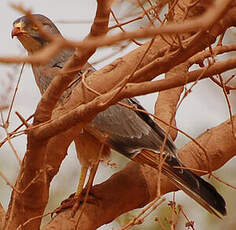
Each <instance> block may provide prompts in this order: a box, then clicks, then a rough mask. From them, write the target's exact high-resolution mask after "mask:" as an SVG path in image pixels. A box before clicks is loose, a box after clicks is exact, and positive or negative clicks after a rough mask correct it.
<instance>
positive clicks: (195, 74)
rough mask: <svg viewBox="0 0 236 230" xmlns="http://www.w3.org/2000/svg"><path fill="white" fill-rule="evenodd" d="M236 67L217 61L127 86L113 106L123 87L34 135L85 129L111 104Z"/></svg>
mask: <svg viewBox="0 0 236 230" xmlns="http://www.w3.org/2000/svg"><path fill="white" fill-rule="evenodd" d="M233 68H236V58H231V59H229V60H227V61H222V62H217V63H214V64H213V65H211V66H210V67H204V68H202V69H199V70H194V71H191V72H189V73H185V74H182V75H174V74H173V75H172V76H171V78H168V79H164V80H157V81H153V82H149V81H148V82H142V83H136V84H135V83H133V84H131V83H130V84H127V86H126V87H125V88H124V89H123V90H122V91H121V92H120V94H119V95H118V96H117V97H116V98H115V100H114V101H110V103H109V104H108V103H106V101H108V99H109V98H111V97H112V96H113V95H114V94H116V92H117V91H119V88H118V89H116V90H113V91H111V92H108V93H106V94H103V95H101V96H100V97H97V98H95V99H94V100H93V101H91V102H89V103H87V104H85V105H84V104H83V105H81V106H79V107H78V108H75V109H73V110H72V111H70V112H68V113H67V114H64V115H63V116H61V117H59V118H57V119H54V120H51V121H50V122H47V123H46V124H44V125H41V126H40V127H38V128H36V130H35V131H34V136H35V138H37V139H38V140H40V139H48V138H50V137H53V136H55V135H57V134H59V133H61V132H64V131H65V130H68V129H70V128H72V127H73V126H75V125H80V126H81V127H83V126H85V125H86V123H88V122H89V121H91V120H92V119H93V118H94V117H95V116H96V114H97V113H98V112H101V111H103V110H105V109H106V108H108V107H109V106H110V105H111V104H114V103H116V102H118V101H119V100H121V99H123V98H129V97H134V96H139V95H144V94H148V93H153V92H160V91H164V90H168V89H172V88H175V87H180V86H184V85H185V84H187V83H190V82H195V81H197V80H201V79H204V78H207V77H209V76H212V75H215V74H220V73H223V72H225V71H227V70H230V69H233Z"/></svg>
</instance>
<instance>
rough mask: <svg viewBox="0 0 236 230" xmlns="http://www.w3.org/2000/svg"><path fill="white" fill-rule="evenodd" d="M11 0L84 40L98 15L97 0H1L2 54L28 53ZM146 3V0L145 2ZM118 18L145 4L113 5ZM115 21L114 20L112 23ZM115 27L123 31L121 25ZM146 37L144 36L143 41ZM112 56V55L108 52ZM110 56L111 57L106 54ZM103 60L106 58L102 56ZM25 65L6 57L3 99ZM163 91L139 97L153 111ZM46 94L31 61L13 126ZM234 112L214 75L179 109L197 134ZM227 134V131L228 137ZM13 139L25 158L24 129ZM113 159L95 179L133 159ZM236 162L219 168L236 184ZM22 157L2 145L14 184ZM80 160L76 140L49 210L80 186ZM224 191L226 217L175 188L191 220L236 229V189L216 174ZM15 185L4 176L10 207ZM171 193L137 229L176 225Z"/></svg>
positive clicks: (184, 125) (182, 122)
mask: <svg viewBox="0 0 236 230" xmlns="http://www.w3.org/2000/svg"><path fill="white" fill-rule="evenodd" d="M10 3H15V4H19V3H21V4H23V6H24V7H25V8H26V9H31V10H32V12H33V13H40V14H43V15H45V16H47V17H49V18H50V19H51V20H52V21H54V22H55V23H56V25H57V26H58V28H59V29H60V31H61V32H62V34H63V35H64V36H65V37H66V38H69V39H76V40H80V39H83V38H84V37H85V36H86V35H87V34H88V33H89V30H90V24H91V22H92V20H93V18H94V15H95V11H96V1H95V0H87V1H82V0H80V1H72V0H67V1H57V0H50V1H46V0H34V1H31V0H21V1H17V0H11V1H8V0H1V1H0V11H1V14H0V28H1V30H2V32H1V37H0V41H1V43H0V44H1V45H0V56H1V57H2V56H11V55H26V53H25V51H24V49H23V48H22V47H21V45H20V43H19V42H18V41H17V39H14V40H12V39H11V29H12V23H13V21H14V20H15V19H17V18H18V17H20V16H21V14H20V13H19V12H17V11H16V10H14V9H13V8H12V7H11V6H10ZM144 5H145V4H144ZM113 10H114V12H115V14H116V16H117V17H118V18H122V17H125V16H127V15H129V14H130V13H131V12H132V13H133V14H134V15H135V14H137V15H139V14H140V13H141V9H140V8H139V7H137V5H136V1H128V0H126V1H116V4H115V5H114V8H113ZM147 23H148V21H147V20H146V19H145V18H144V19H143V20H141V21H138V22H136V23H133V24H131V25H129V26H127V27H125V28H126V29H135V28H139V27H141V26H144V25H146V24H147ZM112 24H114V20H113V21H112V23H111V25H112ZM114 32H119V30H118V29H116V30H114ZM233 39H234V40H235V33H234V31H233V30H231V31H229V32H228V33H227V34H226V36H225V38H224V44H227V43H230V42H232V40H233ZM140 42H141V43H143V42H144V41H140ZM136 47H138V46H137V45H136V44H134V43H130V42H129V43H127V42H124V43H122V44H119V45H117V46H114V47H109V48H102V49H99V50H98V51H97V52H96V54H95V55H94V56H93V57H92V58H91V59H90V63H94V66H95V68H96V69H99V68H101V67H103V66H104V65H106V64H108V63H110V62H111V61H113V60H115V59H116V58H117V57H121V56H123V55H124V54H126V53H128V52H129V51H131V50H132V49H134V48H136ZM230 55H235V53H234V54H232V53H231V54H226V55H221V58H229V56H230ZM107 57H108V58H107ZM103 59H105V60H103ZM101 60H103V61H101ZM20 68H21V65H3V64H1V63H0V101H1V102H4V103H6V104H8V103H10V101H11V98H12V96H13V91H14V88H15V86H16V82H17V79H18V77H19V72H20ZM235 73H236V71H235V70H234V71H231V73H229V72H228V73H226V75H225V76H228V77H229V76H231V75H232V74H235ZM156 97H157V94H151V95H146V96H142V97H139V100H140V101H141V103H142V104H143V105H144V107H145V108H146V109H147V110H148V111H149V112H153V106H154V103H155V99H156ZM39 99H40V93H39V90H38V89H37V87H36V84H35V82H34V77H33V74H32V71H31V67H30V66H28V65H27V66H25V68H24V70H23V75H22V79H21V81H20V84H19V89H18V91H17V95H16V99H15V102H14V105H13V110H12V114H11V117H10V125H9V131H12V130H14V129H15V128H16V127H17V126H18V125H19V124H21V122H20V121H19V119H18V118H17V116H16V115H15V112H16V111H17V112H19V113H20V114H21V115H22V116H23V117H24V118H27V117H29V116H30V115H31V114H33V113H34V110H35V108H36V106H37V103H38V102H39ZM229 99H230V102H231V108H232V112H233V113H235V110H236V94H235V92H231V94H230V95H229ZM3 115H4V119H6V117H7V112H6V113H4V114H3ZM228 118H229V112H228V107H227V104H226V100H225V97H224V95H223V92H222V90H221V89H220V88H219V87H218V86H216V85H215V84H214V83H213V82H212V81H210V80H208V79H206V80H202V81H200V82H199V83H198V84H197V85H196V86H194V88H193V90H192V92H191V93H190V94H189V95H188V96H187V97H186V98H185V99H184V101H183V103H182V105H181V107H180V108H179V110H178V112H177V117H176V119H177V125H178V128H179V129H182V130H183V131H185V132H187V133H188V134H189V135H191V136H192V137H197V136H198V135H200V134H201V133H202V132H204V131H205V130H206V129H209V128H212V127H214V126H217V125H218V124H220V123H222V122H223V121H225V120H227V119H228ZM5 136H6V133H5V131H4V129H0V140H3V139H4V138H5ZM222 138H223V137H222ZM187 142H188V139H187V138H186V137H184V136H183V135H181V134H179V135H178V138H177V139H176V141H175V143H176V145H177V147H178V148H181V147H182V146H183V145H184V144H185V143H187ZM12 143H13V145H14V147H15V149H16V150H17V153H18V154H19V156H20V158H21V159H22V158H23V156H24V153H25V151H26V137H25V136H24V135H21V136H19V137H17V138H14V139H13V140H12ZM111 161H112V162H113V163H115V164H116V167H114V166H113V167H112V166H107V165H106V164H101V165H100V167H99V170H98V172H97V175H96V180H95V183H100V182H102V181H104V180H106V179H107V178H109V177H110V176H111V175H112V174H113V173H114V172H116V171H118V170H120V169H121V168H122V167H124V166H125V164H126V163H127V162H128V160H127V159H125V158H124V157H122V156H120V155H119V154H117V153H113V154H112V158H111ZM235 163H236V160H235V158H234V159H232V160H231V161H229V162H228V163H227V164H225V165H224V167H222V168H221V169H219V170H218V171H217V172H216V175H217V176H219V177H220V178H221V179H223V180H224V181H226V182H228V183H231V184H233V185H236V183H235V179H234V175H236V167H235V166H233V164H235ZM19 168H20V167H19V164H18V161H17V159H16V157H15V155H14V154H13V151H12V148H11V147H10V146H9V144H8V143H5V144H4V145H3V146H2V147H1V148H0V173H3V174H4V175H5V176H6V177H7V179H8V180H9V181H10V182H11V183H12V184H14V183H15V180H16V176H17V174H18V171H19ZM79 169H80V166H79V164H78V161H77V158H76V153H75V149H74V145H73V144H71V146H70V149H69V151H68V156H67V157H66V159H65V160H64V161H63V164H62V166H61V169H60V172H59V173H58V175H57V176H56V177H55V179H54V180H53V183H52V186H51V190H50V201H49V204H48V207H47V211H52V210H53V209H55V208H56V207H57V206H58V205H59V204H60V202H61V201H62V200H64V199H65V198H67V197H68V196H69V195H70V194H71V193H73V192H75V190H76V184H77V180H78V177H79V172H80V171H79ZM211 183H213V184H214V185H215V186H216V187H217V189H218V190H219V192H220V193H222V194H223V195H224V197H225V199H226V202H227V210H228V215H227V216H226V217H225V218H224V220H223V221H222V220H218V219H217V218H215V217H214V216H211V215H209V214H208V213H207V212H206V211H205V210H203V209H202V208H201V207H200V206H199V205H198V204H196V202H194V201H192V200H191V199H189V198H188V197H187V196H186V195H185V194H183V193H182V192H176V193H175V200H176V203H177V204H181V205H182V206H183V209H184V212H185V213H186V214H187V216H188V218H189V219H190V220H193V221H194V222H195V224H194V228H195V229H215V230H217V229H222V228H223V227H224V228H225V229H228V230H231V229H232V230H233V229H236V219H235V218H234V216H235V214H234V212H235V207H236V199H235V190H233V189H232V188H230V187H227V186H225V185H223V184H222V183H219V182H218V181H216V180H213V179H211ZM10 194H11V188H10V186H9V185H7V184H6V182H5V181H4V180H3V179H2V178H0V202H1V203H2V204H3V206H4V208H5V209H7V206H8V202H9V199H10ZM165 197H166V198H167V200H166V202H164V203H163V204H162V205H161V206H160V207H159V208H158V209H157V211H154V212H153V213H152V215H151V216H150V217H148V218H146V220H145V222H144V223H143V224H142V225H140V226H135V227H133V229H136V230H137V229H163V227H164V229H170V225H169V221H168V218H170V217H171V207H170V206H168V201H171V200H172V199H173V194H172V193H171V194H167V195H166V196H165ZM139 212H140V210H134V211H132V212H129V213H126V214H124V215H122V216H121V217H119V218H117V220H116V221H114V222H113V223H110V224H108V225H105V226H102V227H101V228H100V229H101V230H102V229H103V230H104V229H119V228H120V227H121V226H123V225H125V224H126V223H128V222H129V221H130V220H131V219H132V218H133V217H134V216H135V215H137V214H138V213H139ZM156 218H159V219H160V220H161V223H162V228H161V226H160V225H159V223H158V222H157V221H155V219H156ZM49 219H50V217H46V218H45V219H44V222H45V223H46V222H47V221H48V220H49ZM185 223H186V219H185V218H184V217H183V216H182V215H180V218H179V219H178V221H177V226H176V229H185V228H186V227H185Z"/></svg>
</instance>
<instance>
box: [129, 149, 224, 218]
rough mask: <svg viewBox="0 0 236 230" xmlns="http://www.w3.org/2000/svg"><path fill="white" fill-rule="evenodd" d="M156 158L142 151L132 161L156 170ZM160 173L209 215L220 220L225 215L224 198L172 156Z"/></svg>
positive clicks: (168, 158) (148, 152) (149, 152)
mask: <svg viewBox="0 0 236 230" xmlns="http://www.w3.org/2000/svg"><path fill="white" fill-rule="evenodd" d="M156 156H157V155H156V153H153V152H151V151H147V150H143V151H142V152H141V153H139V154H138V155H137V156H136V157H135V158H134V159H133V160H135V161H138V162H139V163H144V164H148V165H150V166H151V167H153V168H157V169H158V163H157V162H158V159H157V158H156ZM176 167H181V168H176ZM162 173H163V174H164V175H166V176H167V177H168V178H169V179H170V180H171V182H172V183H173V184H175V185H176V186H177V187H178V188H179V189H181V190H183V191H184V192H185V193H186V194H187V195H189V196H190V197H191V198H193V199H194V200H195V201H197V202H198V203H199V204H200V205H201V206H203V207H204V208H205V209H206V210H208V211H209V212H210V213H212V214H214V215H216V216H217V217H219V218H221V215H226V208H225V205H226V204H225V201H224V198H223V197H222V196H221V195H220V194H219V193H218V192H217V191H216V189H215V188H214V187H213V186H212V185H211V184H209V183H208V182H206V181H205V180H203V179H202V178H201V177H199V176H197V175H196V174H194V173H192V172H191V171H190V170H187V169H183V164H181V163H180V162H179V160H178V159H177V158H175V157H174V156H171V157H167V158H166V160H165V163H164V164H163V167H162Z"/></svg>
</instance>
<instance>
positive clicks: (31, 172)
mask: <svg viewBox="0 0 236 230" xmlns="http://www.w3.org/2000/svg"><path fill="white" fill-rule="evenodd" d="M108 2H109V3H110V1H109V0H108V1H101V0H98V7H97V14H96V17H101V16H104V22H106V23H105V25H103V28H105V27H107V25H108V20H109V12H110V4H108ZM103 12H104V13H103ZM100 19H101V18H100ZM95 21H97V19H96V20H95ZM95 24H96V23H95ZM106 32H107V28H106V29H105V31H102V30H100V31H99V32H97V33H96V26H94V28H93V29H92V30H91V33H90V34H91V35H90V36H95V35H100V34H105V33H106ZM94 52H95V50H94V49H93V50H91V49H88V50H82V51H78V50H76V51H75V53H74V55H73V57H72V58H71V59H70V60H69V62H67V64H66V65H65V66H64V68H63V69H62V71H64V72H65V73H66V74H59V75H58V76H57V77H56V78H55V79H54V80H53V82H52V84H51V85H50V86H49V87H48V89H47V90H46V92H45V94H44V95H43V97H42V99H41V101H40V103H39V104H38V107H37V109H36V112H35V115H34V118H35V119H34V125H35V124H39V123H41V122H44V121H47V120H49V119H50V118H51V115H52V111H53V109H54V107H55V106H56V103H57V101H58V100H59V98H60V96H61V94H62V93H63V91H64V90H65V88H66V87H67V86H68V84H69V83H70V82H71V81H72V80H73V79H74V76H75V74H77V73H78V72H79V71H80V70H81V68H82V67H83V65H85V64H86V63H87V60H88V58H89V57H90V56H91V55H92V54H93V53H94ZM75 66H76V67H77V68H76V70H74V71H71V69H74V68H75ZM67 72H69V73H70V74H68V73H67ZM70 143H71V141H70V142H69V143H68V142H67V143H65V142H63V144H64V146H62V148H61V149H60V150H62V151H63V153H65V152H66V150H67V148H68V146H69V144H70ZM47 144H48V139H44V141H41V142H38V140H37V139H35V138H34V136H33V135H32V132H31V131H30V132H29V134H28V136H27V152H26V154H25V157H24V160H23V164H22V167H21V170H20V173H19V175H18V179H17V182H16V188H17V190H18V191H21V193H17V192H15V191H13V192H12V197H11V201H10V202H11V203H10V205H9V209H8V214H7V215H6V223H5V226H4V229H17V227H19V225H21V224H24V222H25V221H27V220H29V219H30V218H32V217H35V216H37V215H39V214H42V213H43V211H44V209H45V207H46V204H47V201H48V195H49V191H48V189H49V183H48V174H50V173H48V171H50V168H48V165H47V161H48V158H47ZM63 148H64V149H63ZM58 157H59V156H58ZM40 223H41V218H38V219H36V220H35V221H32V222H29V223H28V224H27V225H26V226H24V229H39V226H40Z"/></svg>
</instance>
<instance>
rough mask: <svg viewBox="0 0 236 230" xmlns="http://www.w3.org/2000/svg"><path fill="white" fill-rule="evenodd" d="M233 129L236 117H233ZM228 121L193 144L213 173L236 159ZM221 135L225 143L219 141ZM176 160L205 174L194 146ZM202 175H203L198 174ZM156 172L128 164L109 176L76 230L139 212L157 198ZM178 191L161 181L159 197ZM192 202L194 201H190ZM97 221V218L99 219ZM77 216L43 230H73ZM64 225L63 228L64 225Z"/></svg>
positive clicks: (96, 188)
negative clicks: (130, 211) (133, 211)
mask: <svg viewBox="0 0 236 230" xmlns="http://www.w3.org/2000/svg"><path fill="white" fill-rule="evenodd" d="M234 124H235V125H236V115H234ZM231 128H232V126H231V124H230V121H229V120H228V121H225V122H224V123H222V124H220V125H219V126H217V127H215V128H212V129H210V130H207V131H206V132H205V133H203V134H201V135H200V136H199V137H198V138H197V139H196V141H197V142H199V143H200V144H201V145H202V146H203V147H204V148H205V149H206V151H207V154H208V157H209V159H210V164H211V167H212V169H213V170H216V169H218V168H220V167H221V166H223V165H224V164H225V163H226V162H227V161H228V160H230V159H231V158H232V157H233V156H235V149H236V141H235V138H234V137H233V135H232V131H231ZM222 134H223V136H224V140H222V138H221V137H222ZM179 157H180V158H181V160H182V161H183V163H184V164H185V165H186V167H189V168H193V169H198V170H204V171H207V170H208V162H207V159H206V156H205V153H204V152H203V151H202V150H201V149H200V148H199V147H198V146H197V145H196V144H195V143H193V142H189V143H188V144H187V145H185V146H184V147H183V148H182V149H180V150H179ZM197 174H199V175H203V174H205V173H199V172H198V173H197ZM158 175H159V174H158V173H157V171H156V170H155V169H152V168H150V167H149V166H145V165H143V166H141V165H139V164H137V163H135V162H130V163H129V164H128V165H127V166H126V167H125V168H124V169H123V170H121V171H119V172H118V173H116V174H114V175H113V176H111V177H110V178H109V179H108V180H107V181H105V182H104V183H102V184H99V185H95V186H94V187H93V188H92V190H91V193H92V194H93V195H92V197H91V199H92V200H93V203H92V204H91V203H87V204H86V207H85V210H84V212H83V215H82V218H81V220H80V222H79V229H81V230H83V229H89V230H92V229H96V228H98V227H100V226H102V225H103V224H106V223H108V222H110V221H112V220H114V219H115V218H116V217H118V216H119V215H121V214H122V213H125V212H127V211H129V210H133V209H135V208H141V207H143V206H144V205H146V204H147V203H149V202H150V201H152V200H153V199H154V198H155V197H156V194H157V186H158V183H157V181H158V178H157V176H158ZM176 190H178V189H177V188H176V187H175V186H174V185H173V184H172V183H170V182H169V180H168V179H167V178H166V177H165V176H162V177H161V193H162V194H166V193H168V192H171V191H176ZM193 202H194V201H193ZM98 217H99V218H98ZM77 218H78V216H75V218H71V209H67V210H65V211H63V212H61V213H59V214H58V215H57V216H56V217H55V218H54V219H53V220H52V221H51V222H50V223H49V224H48V225H47V226H46V227H45V228H44V230H50V229H54V228H55V227H57V229H60V228H59V227H60V226H63V227H61V229H63V230H67V229H74V228H75V226H76V224H77ZM65 223H66V224H65Z"/></svg>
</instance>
